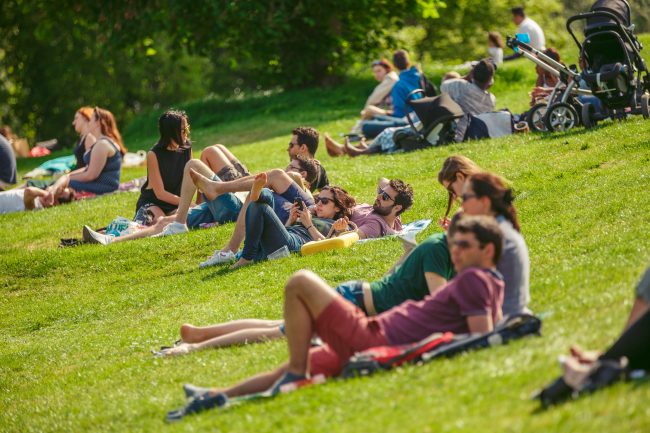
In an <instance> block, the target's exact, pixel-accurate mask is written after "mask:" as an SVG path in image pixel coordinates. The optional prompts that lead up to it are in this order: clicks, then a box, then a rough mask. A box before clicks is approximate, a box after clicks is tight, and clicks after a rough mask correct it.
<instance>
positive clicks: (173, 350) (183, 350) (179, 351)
mask: <svg viewBox="0 0 650 433" xmlns="http://www.w3.org/2000/svg"><path fill="white" fill-rule="evenodd" d="M194 350H196V347H195V346H194V345H193V344H189V343H181V344H179V345H178V346H175V347H170V348H169V349H165V350H161V351H160V353H162V354H163V355H164V356H179V355H187V354H188V353H190V352H193V351H194Z"/></svg>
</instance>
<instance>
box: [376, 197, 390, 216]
mask: <svg viewBox="0 0 650 433" xmlns="http://www.w3.org/2000/svg"><path fill="white" fill-rule="evenodd" d="M372 209H373V210H374V211H375V212H376V213H378V214H379V215H381V216H386V215H389V214H390V213H391V211H392V210H393V206H379V200H375V203H374V204H373V205H372Z"/></svg>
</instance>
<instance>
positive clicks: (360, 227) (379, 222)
mask: <svg viewBox="0 0 650 433" xmlns="http://www.w3.org/2000/svg"><path fill="white" fill-rule="evenodd" d="M194 179H195V181H196V183H197V186H198V188H199V189H200V190H201V191H204V195H206V196H207V197H210V196H213V195H215V194H216V195H219V194H223V193H232V192H235V191H243V190H245V188H247V187H248V188H249V189H250V186H252V183H253V182H252V180H251V181H250V182H249V181H248V180H247V179H239V180H237V181H234V182H213V181H210V180H209V179H207V178H206V177H205V176H201V175H199V174H198V173H197V174H196V175H195V176H194ZM249 185H250V186H249ZM206 191H207V192H206ZM248 202H249V200H247V203H246V204H245V205H244V208H243V209H244V211H243V212H241V213H240V215H239V218H238V219H237V224H236V225H235V231H234V232H233V235H232V237H231V238H230V241H228V244H226V246H225V247H223V248H222V249H219V250H216V251H215V252H214V254H213V255H212V256H211V257H209V258H208V259H207V260H206V261H205V262H203V263H201V264H200V265H199V266H200V267H207V266H214V265H218V264H223V263H230V262H232V261H234V260H235V258H236V256H235V255H236V253H237V251H239V247H240V246H241V244H242V242H243V240H244V236H245V232H246V230H245V227H246V216H245V214H246V211H245V209H246V206H247V204H248ZM305 204H307V206H310V205H311V204H313V202H312V203H311V204H310V203H308V202H306V201H305ZM412 205H413V188H412V187H411V186H410V185H408V184H405V183H404V182H403V181H402V180H400V179H393V180H388V179H381V180H380V181H379V185H378V187H377V198H376V199H375V203H374V204H373V205H369V204H359V205H356V206H355V207H354V208H353V209H352V215H351V216H350V218H347V217H346V218H345V219H344V221H342V223H341V224H342V227H346V226H348V225H350V226H352V227H353V228H354V230H355V231H356V232H357V234H358V235H359V238H360V239H366V238H379V237H382V236H387V235H391V234H394V233H396V232H398V231H400V230H401V229H402V221H401V218H400V215H401V214H402V213H403V212H404V211H406V210H407V209H409V208H410V207H411V206H412ZM275 208H276V206H275V205H274V209H275ZM290 208H291V203H288V209H290ZM276 213H277V212H276ZM278 217H280V220H281V221H283V222H286V220H287V218H288V214H287V218H282V217H281V216H280V214H278Z"/></svg>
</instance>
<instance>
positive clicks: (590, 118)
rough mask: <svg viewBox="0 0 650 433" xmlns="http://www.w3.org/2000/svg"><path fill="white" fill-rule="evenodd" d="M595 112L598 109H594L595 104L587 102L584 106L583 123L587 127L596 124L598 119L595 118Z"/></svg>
mask: <svg viewBox="0 0 650 433" xmlns="http://www.w3.org/2000/svg"><path fill="white" fill-rule="evenodd" d="M595 113H596V110H595V109H594V105H593V104H590V103H589V102H587V103H586V104H584V105H583V106H582V124H583V125H584V126H585V128H587V129H589V128H593V127H594V126H596V122H597V120H596V119H594V114H595Z"/></svg>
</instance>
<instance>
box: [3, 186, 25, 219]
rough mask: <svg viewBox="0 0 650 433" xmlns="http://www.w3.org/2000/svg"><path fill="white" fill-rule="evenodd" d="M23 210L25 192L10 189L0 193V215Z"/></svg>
mask: <svg viewBox="0 0 650 433" xmlns="http://www.w3.org/2000/svg"><path fill="white" fill-rule="evenodd" d="M24 210H25V190H24V189H10V190H9V191H2V192H0V214H4V213H12V212H21V211H24Z"/></svg>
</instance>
